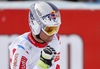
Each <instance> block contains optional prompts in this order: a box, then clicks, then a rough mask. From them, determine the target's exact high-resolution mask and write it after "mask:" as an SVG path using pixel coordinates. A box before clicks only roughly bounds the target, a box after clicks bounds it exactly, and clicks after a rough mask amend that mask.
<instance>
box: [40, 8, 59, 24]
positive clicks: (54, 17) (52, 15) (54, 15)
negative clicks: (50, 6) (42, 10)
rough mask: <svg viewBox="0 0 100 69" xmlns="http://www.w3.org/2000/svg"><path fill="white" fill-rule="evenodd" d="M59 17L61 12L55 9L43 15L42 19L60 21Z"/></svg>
mask: <svg viewBox="0 0 100 69" xmlns="http://www.w3.org/2000/svg"><path fill="white" fill-rule="evenodd" d="M57 17H59V13H58V11H55V10H53V12H51V13H50V14H47V15H45V16H43V17H42V19H43V20H45V19H46V20H48V19H49V20H50V21H51V20H53V21H54V22H56V23H57V22H58V18H57Z"/></svg>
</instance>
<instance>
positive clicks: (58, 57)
mask: <svg viewBox="0 0 100 69" xmlns="http://www.w3.org/2000/svg"><path fill="white" fill-rule="evenodd" d="M59 59H60V52H59V53H58V54H57V56H56V58H55V60H54V62H57V61H58V60H59Z"/></svg>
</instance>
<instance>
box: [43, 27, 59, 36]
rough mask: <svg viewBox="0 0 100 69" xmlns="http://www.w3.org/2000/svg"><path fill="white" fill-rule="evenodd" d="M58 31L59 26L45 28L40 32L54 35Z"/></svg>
mask: <svg viewBox="0 0 100 69" xmlns="http://www.w3.org/2000/svg"><path fill="white" fill-rule="evenodd" d="M58 30H59V26H54V27H49V26H47V27H45V28H42V31H43V32H45V33H46V34H47V35H52V34H56V33H57V32H58Z"/></svg>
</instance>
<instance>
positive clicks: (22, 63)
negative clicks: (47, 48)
mask: <svg viewBox="0 0 100 69" xmlns="http://www.w3.org/2000/svg"><path fill="white" fill-rule="evenodd" d="M26 62H27V58H26V57H25V56H22V58H21V62H20V67H19V69H26Z"/></svg>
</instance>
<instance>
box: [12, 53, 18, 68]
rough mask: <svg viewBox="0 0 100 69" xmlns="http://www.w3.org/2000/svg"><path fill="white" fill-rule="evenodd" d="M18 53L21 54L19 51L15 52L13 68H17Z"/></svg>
mask: <svg viewBox="0 0 100 69" xmlns="http://www.w3.org/2000/svg"><path fill="white" fill-rule="evenodd" d="M18 55H19V54H18V53H16V54H15V58H14V63H13V69H16V66H17V58H18Z"/></svg>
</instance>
